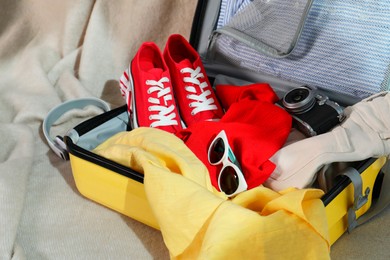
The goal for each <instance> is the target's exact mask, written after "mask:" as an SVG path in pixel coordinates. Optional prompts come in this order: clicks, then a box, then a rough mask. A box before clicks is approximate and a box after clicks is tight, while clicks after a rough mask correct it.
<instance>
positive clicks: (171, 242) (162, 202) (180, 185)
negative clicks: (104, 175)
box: [94, 128, 330, 259]
mask: <svg viewBox="0 0 390 260" xmlns="http://www.w3.org/2000/svg"><path fill="white" fill-rule="evenodd" d="M94 152H96V153H98V154H100V155H102V156H104V157H106V158H109V159H111V160H113V161H116V162H118V163H120V164H123V165H125V166H128V167H131V168H133V169H135V170H137V171H139V172H141V173H144V175H145V180H144V184H145V192H146V195H147V197H148V200H149V203H150V206H151V208H152V210H153V213H154V214H155V216H156V219H157V220H158V223H159V226H160V229H161V232H162V235H163V238H164V242H165V244H166V246H167V247H168V249H169V252H170V254H171V257H172V259H268V258H270V259H289V258H292V259H329V250H330V245H329V238H328V227H327V221H326V214H325V208H324V205H323V203H322V201H321V200H320V198H321V196H322V195H323V192H322V191H321V190H316V189H303V190H297V189H289V190H285V191H283V192H279V193H278V192H275V191H272V190H270V189H268V188H265V187H263V186H260V187H257V188H254V189H251V190H248V191H246V192H243V193H241V194H239V195H237V196H236V197H235V198H234V199H231V200H229V199H228V198H227V197H226V196H225V195H224V194H223V193H220V192H218V191H216V190H215V189H214V187H213V186H212V185H211V182H210V179H209V175H208V172H207V168H206V167H205V166H204V165H203V163H202V162H201V161H199V160H198V159H197V158H196V156H195V155H194V154H193V153H192V152H191V150H189V149H188V147H187V146H186V145H185V144H184V143H183V142H182V141H181V140H180V139H179V138H177V137H176V136H174V135H172V134H170V133H167V132H165V131H162V130H158V129H155V128H137V129H135V130H132V131H130V132H121V133H118V134H116V135H115V136H113V137H111V138H109V139H108V140H107V141H105V142H104V143H102V144H101V145H100V146H98V147H97V148H96V149H95V150H94Z"/></svg>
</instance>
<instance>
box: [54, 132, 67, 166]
mask: <svg viewBox="0 0 390 260" xmlns="http://www.w3.org/2000/svg"><path fill="white" fill-rule="evenodd" d="M54 145H55V146H56V147H57V148H58V149H59V152H60V155H61V158H62V159H64V160H69V154H68V150H67V148H66V144H65V143H64V139H63V138H62V137H61V136H59V135H57V136H56V138H55V139H54Z"/></svg>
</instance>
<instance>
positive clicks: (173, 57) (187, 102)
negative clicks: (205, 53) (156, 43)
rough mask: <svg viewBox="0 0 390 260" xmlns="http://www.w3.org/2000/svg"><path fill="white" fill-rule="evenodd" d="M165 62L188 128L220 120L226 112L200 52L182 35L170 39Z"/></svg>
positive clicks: (166, 47) (165, 52) (166, 48)
mask: <svg viewBox="0 0 390 260" xmlns="http://www.w3.org/2000/svg"><path fill="white" fill-rule="evenodd" d="M164 59H165V62H166V63H167V66H168V68H169V72H170V74H171V78H172V86H173V88H174V93H175V97H176V102H177V103H178V105H179V113H180V116H181V119H182V120H183V121H184V123H185V124H186V125H187V126H190V125H192V124H193V123H196V122H199V121H206V120H219V119H220V118H221V117H222V116H223V110H222V108H221V105H220V104H219V102H218V99H217V98H216V96H215V93H214V90H213V89H212V87H211V85H210V82H209V80H208V78H207V75H206V71H205V69H204V67H203V63H202V61H201V59H200V57H199V54H198V52H197V51H196V50H195V49H194V48H193V47H192V46H191V45H190V43H189V42H188V41H187V40H186V39H185V38H184V37H183V36H181V35H179V34H173V35H171V36H170V37H169V39H168V41H167V44H166V46H165V50H164Z"/></svg>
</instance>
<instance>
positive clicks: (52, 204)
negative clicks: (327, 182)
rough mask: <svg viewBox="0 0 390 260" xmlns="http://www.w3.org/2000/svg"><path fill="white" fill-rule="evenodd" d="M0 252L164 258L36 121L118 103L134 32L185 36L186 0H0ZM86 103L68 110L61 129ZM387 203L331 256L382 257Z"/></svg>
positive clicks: (389, 218) (138, 37)
mask: <svg viewBox="0 0 390 260" xmlns="http://www.w3.org/2000/svg"><path fill="white" fill-rule="evenodd" d="M0 6H1V8H0V143H1V148H0V259H110V258H112V259H168V258H169V254H168V252H167V249H166V247H165V245H164V243H163V240H162V236H161V233H160V232H159V231H157V230H154V229H152V228H149V227H147V226H145V225H144V224H142V223H139V222H137V221H135V220H132V219H130V218H128V217H125V216H122V215H120V214H118V213H116V212H114V211H112V210H110V209H107V208H105V207H103V206H101V205H99V204H96V203H94V202H92V201H90V200H88V199H86V198H84V197H83V196H82V195H81V194H80V193H79V192H78V190H77V188H76V186H75V183H74V180H73V176H72V172H71V169H70V164H69V162H65V161H62V160H61V159H60V158H58V157H57V156H56V155H55V154H54V153H53V152H52V151H50V149H49V147H48V145H47V144H46V142H45V140H44V137H43V135H42V131H41V129H40V127H41V124H42V121H43V119H44V117H45V116H46V115H47V113H48V112H49V110H50V109H51V108H52V107H54V106H55V105H58V104H60V103H61V102H63V101H66V100H70V99H73V98H78V97H89V96H94V97H98V98H102V99H104V100H105V101H107V102H109V103H110V104H111V105H112V107H116V106H119V105H122V104H124V100H123V98H122V97H121V95H120V92H119V91H118V89H119V83H118V79H119V77H120V75H121V73H122V72H123V70H124V69H125V68H126V67H127V65H128V63H129V61H130V59H131V58H132V56H133V55H134V54H135V52H136V51H137V49H138V47H139V45H140V44H141V42H143V41H156V43H157V44H158V45H159V46H160V48H163V47H164V43H165V41H166V39H167V38H168V35H170V34H171V33H180V34H183V35H185V36H186V37H188V36H189V31H190V27H191V23H192V19H193V13H194V9H195V6H196V1H186V0H148V1H140V0H138V1H137V0H117V1H107V0H96V1H88V0H85V1H75V0H68V1H60V0H52V1H43V0H34V1H27V0H19V1H15V0H0ZM92 113H94V111H92V110H86V111H84V110H83V111H72V112H70V113H69V114H67V116H64V117H63V118H62V119H61V120H60V121H59V122H58V123H57V124H56V127H54V128H53V135H55V134H60V135H64V134H65V133H66V131H67V130H68V129H70V128H72V127H73V126H75V125H76V124H78V123H79V122H80V121H81V120H83V119H84V118H87V117H89V116H91V114H92ZM389 225H390V210H387V211H386V212H385V213H384V214H382V215H380V216H378V217H377V218H375V220H374V221H371V222H369V223H367V224H365V225H364V226H362V227H360V228H358V229H356V230H355V231H354V232H353V233H352V234H351V235H344V236H343V237H342V238H341V239H340V240H339V241H338V242H336V244H335V245H334V246H333V247H332V252H331V254H332V256H333V258H334V259H345V258H350V259H370V258H372V259H388V258H389V255H390V252H389V249H388V244H389V237H390V233H389V232H390V231H389V229H386V228H383V227H388V226H389Z"/></svg>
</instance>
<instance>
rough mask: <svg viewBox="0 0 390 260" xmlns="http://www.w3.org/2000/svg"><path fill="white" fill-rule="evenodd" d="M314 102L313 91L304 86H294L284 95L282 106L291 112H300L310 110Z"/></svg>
mask: <svg viewBox="0 0 390 260" xmlns="http://www.w3.org/2000/svg"><path fill="white" fill-rule="evenodd" d="M314 103H315V96H314V93H313V91H312V90H311V89H310V88H308V87H306V86H303V87H299V88H295V89H293V90H291V91H289V92H287V94H286V95H285V96H284V98H283V106H284V107H285V108H286V109H287V110H288V111H289V112H291V113H295V114H302V113H305V112H307V111H308V110H310V109H311V108H312V107H313V106H314Z"/></svg>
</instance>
